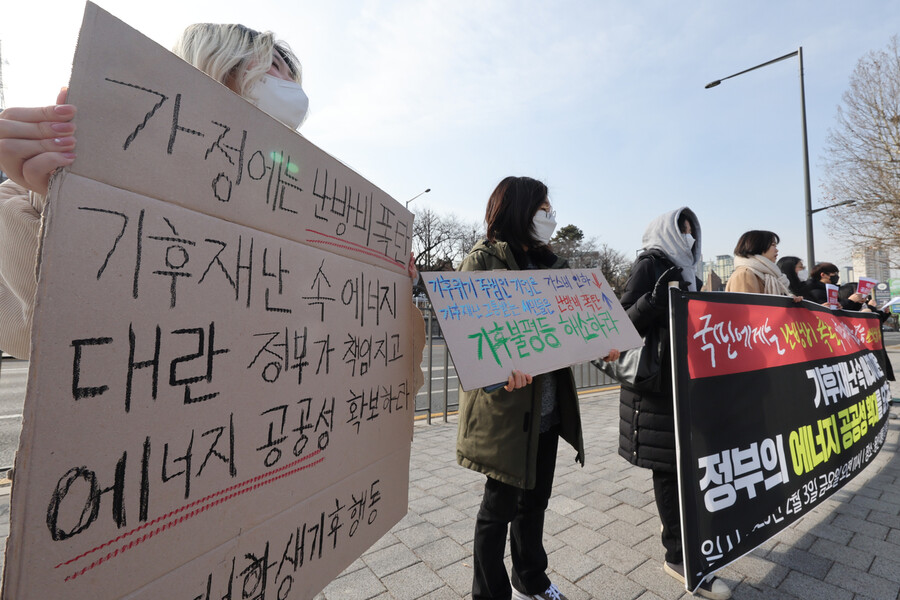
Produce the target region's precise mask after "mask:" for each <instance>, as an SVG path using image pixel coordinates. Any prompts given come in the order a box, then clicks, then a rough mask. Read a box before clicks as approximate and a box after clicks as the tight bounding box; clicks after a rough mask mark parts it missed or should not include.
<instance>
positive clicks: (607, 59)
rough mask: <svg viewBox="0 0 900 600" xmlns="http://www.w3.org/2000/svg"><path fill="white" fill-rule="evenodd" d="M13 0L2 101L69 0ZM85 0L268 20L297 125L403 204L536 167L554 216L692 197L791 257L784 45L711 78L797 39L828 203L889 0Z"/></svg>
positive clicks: (158, 24) (796, 221)
mask: <svg viewBox="0 0 900 600" xmlns="http://www.w3.org/2000/svg"><path fill="white" fill-rule="evenodd" d="M6 4H8V5H10V6H5V7H4V10H3V13H4V15H3V19H2V22H0V40H2V44H3V45H2V51H3V59H4V65H3V69H4V73H3V75H4V82H5V85H6V90H5V91H6V102H7V105H8V106H15V105H39V104H46V103H50V102H51V101H52V99H53V98H54V97H55V93H56V90H58V88H59V86H60V85H63V84H64V83H65V82H66V81H67V80H68V71H69V68H70V66H71V58H72V54H73V52H74V46H75V39H76V35H77V30H78V27H79V25H80V21H81V12H82V10H83V5H82V4H80V3H79V2H77V1H72V0H55V1H43V2H42V1H40V0H34V1H32V2H8V3H6ZM98 4H99V5H100V6H101V7H103V8H105V9H106V10H108V11H110V12H112V13H113V14H114V15H116V16H117V17H119V18H121V19H123V20H124V21H125V22H127V23H129V24H130V25H132V26H134V27H136V28H137V29H139V30H140V31H142V32H143V33H145V34H146V35H148V36H149V37H151V38H153V39H154V40H156V41H157V42H159V43H161V44H162V45H164V46H166V47H171V45H172V43H173V42H174V40H175V39H176V37H177V36H178V34H179V32H180V31H181V29H182V28H183V27H184V26H185V25H187V24H190V23H193V22H197V21H215V22H242V23H244V24H246V25H248V26H251V27H254V28H257V29H272V30H274V31H275V32H276V33H277V34H278V36H279V37H280V38H282V39H285V40H286V41H287V42H288V43H290V44H291V46H292V47H293V48H294V50H295V51H296V53H297V54H298V56H299V57H300V59H301V62H302V63H303V68H304V77H305V80H304V88H305V89H306V91H307V93H308V94H309V96H310V103H311V104H310V106H311V113H310V117H309V118H308V119H307V121H306V124H305V125H304V126H303V129H302V130H301V132H302V133H303V134H304V135H305V136H306V137H308V138H309V139H310V140H311V141H313V142H314V143H316V144H317V145H318V146H320V147H321V148H323V149H324V150H326V151H327V152H329V153H330V154H332V155H334V156H336V157H338V158H340V159H341V160H343V161H344V162H345V163H347V164H348V165H350V166H351V167H353V168H354V169H356V170H357V171H359V172H360V173H362V174H363V175H365V176H366V177H368V178H369V179H370V180H372V181H373V182H374V183H376V184H377V185H378V186H379V187H381V188H383V189H384V190H385V191H386V192H388V193H389V194H391V195H392V196H394V197H395V198H396V199H397V200H399V201H401V202H405V201H406V200H408V199H409V198H411V197H413V196H415V195H416V194H418V193H419V192H421V191H422V190H424V189H425V188H431V190H432V191H431V192H430V193H429V194H426V195H424V196H421V197H419V198H418V199H417V200H415V203H414V204H415V205H418V206H422V207H426V206H427V207H429V208H432V209H434V210H436V211H438V212H442V213H454V214H456V215H457V216H458V217H460V218H462V219H464V220H466V221H471V222H476V221H478V222H480V221H481V220H482V218H483V214H484V206H485V203H486V201H487V198H488V195H489V194H490V192H491V190H492V189H493V187H494V186H495V185H496V183H497V182H498V181H499V180H500V179H501V178H503V177H504V176H506V175H529V176H532V177H536V178H538V179H541V180H543V181H545V182H546V183H547V184H548V185H549V186H550V190H551V200H552V201H553V204H554V206H555V208H556V209H557V213H558V214H557V219H558V220H559V222H560V225H564V224H568V223H575V224H576V225H578V226H579V227H581V228H582V229H583V230H584V232H585V233H586V234H587V235H588V236H592V237H595V238H597V239H598V240H599V241H601V242H606V243H607V244H609V245H610V246H612V247H614V248H616V249H618V250H621V251H623V252H625V253H627V254H629V255H630V256H633V255H634V252H635V250H637V249H638V248H639V247H640V240H641V235H642V233H643V230H644V228H645V226H646V224H647V223H648V222H649V221H650V220H651V219H652V218H653V217H655V216H656V215H658V214H660V213H662V212H665V211H668V210H670V209H672V208H675V207H678V206H684V205H686V206H690V207H691V208H692V209H693V210H694V211H695V212H696V213H697V214H698V215H699V218H700V220H701V224H702V226H703V235H704V239H703V251H704V252H703V253H704V256H705V258H707V259H712V258H714V257H715V255H718V254H730V253H731V251H732V250H733V248H734V244H735V242H736V241H737V238H738V237H739V236H740V234H741V233H743V232H744V231H746V230H748V229H770V230H773V231H775V232H777V233H778V234H779V235H780V236H781V238H782V243H781V246H780V255H781V256H785V255H798V256H802V257H805V256H806V237H805V235H806V232H805V220H804V208H803V166H802V151H801V132H800V92H799V78H798V62H797V59H796V58H793V59H789V60H785V61H782V62H780V63H777V64H775V65H771V66H768V67H765V68H763V69H760V70H757V71H754V72H752V73H748V74H745V75H742V76H740V77H737V78H735V79H732V80H729V81H727V82H725V83H723V84H722V85H721V86H719V87H717V88H714V89H711V90H706V89H704V85H705V84H706V83H707V82H709V81H711V80H714V79H718V78H721V77H724V76H726V75H730V74H732V73H735V72H737V71H741V70H743V69H746V68H749V67H752V66H754V65H757V64H759V63H762V62H765V61H767V60H770V59H772V58H776V57H778V56H781V55H784V54H787V53H789V52H792V51H794V50H796V49H797V47H798V46H803V53H804V67H805V82H806V102H807V121H808V129H809V154H810V163H811V179H812V188H813V189H812V193H813V205H814V207H815V206H821V205H824V204H829V203H830V200H829V199H827V198H823V196H822V192H821V190H820V188H819V184H820V182H821V177H822V168H821V166H822V156H823V153H824V150H823V148H824V144H825V141H826V137H827V133H828V129H829V128H830V127H832V126H833V125H834V123H835V114H836V107H837V106H838V104H840V102H841V95H842V94H843V92H844V91H845V90H846V88H847V84H848V81H849V76H850V73H851V72H852V70H853V68H854V66H855V65H856V63H857V61H858V60H859V59H860V58H861V57H862V56H863V55H864V54H865V53H867V52H868V51H870V50H876V49H880V48H883V47H884V46H886V44H887V43H888V41H889V40H890V37H891V36H892V35H895V34H897V33H898V24H900V2H896V1H894V2H890V1H883V0H878V1H871V2H867V1H863V2H856V3H850V2H846V1H840V2H838V1H831V0H826V1H816V2H812V1H808V2H800V1H779V2H770V1H759V2H745V1H742V2H737V1H729V0H718V1H697V2H690V1H688V2H663V1H658V2H657V1H641V0H635V1H630V2H626V1H621V2H605V1H588V0H579V1H574V0H573V1H560V2H547V1H546V0H545V1H532V0H526V1H517V2H513V1H490V0H480V1H479V0H453V1H447V0H437V1H432V0H425V1H417V2H414V1H400V0H397V1H376V0H372V1H363V0H358V1H337V0H335V1H333V2H308V1H302V0H291V1H287V0H282V1H266V0H255V1H253V2H231V1H228V0H225V1H223V0H218V1H216V2H207V1H205V0H195V1H192V2H183V1H181V2H172V1H169V0H157V1H155V2H153V3H141V2H137V1H135V0H100V1H99V2H98ZM412 206H413V205H411V206H410V208H412ZM814 219H815V235H816V257H817V259H819V260H829V261H832V262H836V263H838V264H840V265H845V264H849V254H850V250H851V249H850V248H848V247H846V246H844V245H842V244H840V243H838V242H836V241H835V240H833V239H831V237H830V236H829V230H830V228H831V227H834V226H836V225H835V224H834V223H831V222H830V221H829V219H828V217H827V212H823V213H818V214H816V215H815V217H814ZM837 226H839V225H837Z"/></svg>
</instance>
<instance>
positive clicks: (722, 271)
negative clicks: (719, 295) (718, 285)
mask: <svg viewBox="0 0 900 600" xmlns="http://www.w3.org/2000/svg"><path fill="white" fill-rule="evenodd" d="M714 270H715V272H716V275H718V276H719V278H720V279H721V280H722V285H725V284H726V283H728V278H729V277H731V274H732V273H734V257H733V256H732V255H730V254H720V255H718V256H717V257H716V266H715V269H714Z"/></svg>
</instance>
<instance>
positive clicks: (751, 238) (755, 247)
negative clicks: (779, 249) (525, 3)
mask: <svg viewBox="0 0 900 600" xmlns="http://www.w3.org/2000/svg"><path fill="white" fill-rule="evenodd" d="M780 241H781V240H780V239H779V237H778V234H776V233H774V232H771V231H761V230H759V229H753V230H751V231H748V232H746V233H745V234H743V235H742V236H741V237H740V239H739V240H738V243H737V246H735V247H734V255H735V256H743V257H744V258H750V257H751V256H756V255H757V254H762V253H763V252H765V251H766V250H768V249H769V248H770V247H771V246H772V244H777V243H778V242H780Z"/></svg>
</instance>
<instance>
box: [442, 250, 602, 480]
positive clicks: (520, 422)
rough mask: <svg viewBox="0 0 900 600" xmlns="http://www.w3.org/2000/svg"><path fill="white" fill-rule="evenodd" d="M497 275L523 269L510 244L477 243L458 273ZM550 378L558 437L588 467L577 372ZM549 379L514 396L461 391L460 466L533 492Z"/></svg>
mask: <svg viewBox="0 0 900 600" xmlns="http://www.w3.org/2000/svg"><path fill="white" fill-rule="evenodd" d="M554 258H556V257H554ZM568 266H569V264H568V262H567V261H566V260H565V259H560V258H557V259H556V260H555V262H554V263H553V264H552V265H551V266H549V267H546V268H551V269H565V268H568ZM494 269H507V270H511V271H515V270H519V269H520V267H519V265H518V264H517V263H516V260H515V257H514V256H513V254H512V252H511V251H510V249H509V244H507V243H506V242H501V241H496V242H489V241H487V240H482V241H480V242H478V243H477V244H476V245H475V247H474V248H472V251H471V252H470V253H469V255H468V256H466V258H465V259H464V260H463V262H462V264H461V265H460V267H459V270H460V271H492V270H494ZM549 375H553V376H555V377H556V382H557V395H556V398H557V402H558V405H559V417H560V422H559V434H560V436H561V437H562V438H563V439H564V440H566V441H567V442H569V444H571V445H572V447H573V448H574V449H575V452H576V454H575V460H576V461H578V462H579V463H581V465H582V466H584V443H583V440H582V437H581V414H580V411H579V407H578V395H577V393H576V391H575V378H574V377H573V376H572V369H568V368H566V369H559V370H558V371H554V372H553V373H551V374H549ZM544 379H545V376H544V375H538V376H537V377H535V378H534V382H533V383H532V384H531V385H527V386H525V387H523V388H519V389H517V390H513V391H511V392H509V391H507V390H506V389H504V388H501V389H498V390H494V391H492V392H487V391H485V390H484V388H478V389H476V390H473V391H471V392H466V391H461V393H460V420H459V431H458V432H457V438H456V460H457V462H458V463H459V464H461V465H462V466H464V467H466V468H468V469H472V470H473V471H478V472H479V473H483V474H485V475H487V476H488V477H492V478H494V479H497V480H499V481H502V482H503V483H507V484H509V485H513V486H515V487H517V488H522V489H532V488H534V485H535V462H536V456H537V442H538V434H539V433H540V429H541V427H540V426H541V383H542V382H543V380H544Z"/></svg>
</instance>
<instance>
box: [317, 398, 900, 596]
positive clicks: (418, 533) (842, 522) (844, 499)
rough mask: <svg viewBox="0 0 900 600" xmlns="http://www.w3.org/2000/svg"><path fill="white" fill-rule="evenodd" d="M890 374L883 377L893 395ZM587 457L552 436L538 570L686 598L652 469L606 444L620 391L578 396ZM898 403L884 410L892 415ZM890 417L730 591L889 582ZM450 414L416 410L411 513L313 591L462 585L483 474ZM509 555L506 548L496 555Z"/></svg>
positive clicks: (614, 436) (730, 574)
mask: <svg viewBox="0 0 900 600" xmlns="http://www.w3.org/2000/svg"><path fill="white" fill-rule="evenodd" d="M897 389H898V388H897V384H896V383H895V384H894V390H895V395H896V391H897ZM582 411H583V421H584V438H585V446H586V448H585V450H586V456H587V462H586V465H585V467H584V468H583V469H582V468H580V467H578V466H577V465H576V464H575V463H574V452H573V451H570V450H571V449H570V448H569V446H568V445H566V444H560V452H559V460H558V462H557V467H556V469H557V470H556V480H555V486H554V490H553V497H552V499H551V500H550V509H549V512H548V514H547V520H546V525H545V539H546V548H547V551H548V553H549V555H550V569H551V571H552V572H551V573H550V577H551V579H552V580H553V581H554V582H555V583H556V584H557V585H558V586H559V588H560V589H561V590H562V591H563V593H565V594H566V595H567V596H568V597H569V598H571V599H572V600H586V599H589V598H597V599H614V600H619V599H640V600H656V599H668V598H690V597H691V596H690V595H688V594H687V593H685V592H684V588H683V587H682V586H681V585H680V584H679V583H677V582H676V581H675V580H674V579H672V578H671V577H669V576H668V575H666V574H664V573H663V571H662V568H661V567H662V565H661V562H660V560H661V558H662V544H661V543H660V541H659V518H658V517H657V515H656V505H655V503H654V500H653V484H652V481H651V479H650V471H649V470H647V469H641V468H638V467H634V466H631V465H630V464H629V463H628V462H626V461H625V460H624V459H622V458H621V457H619V455H618V453H617V447H618V446H617V444H618V391H617V390H612V391H604V392H600V393H594V394H590V395H588V396H584V397H582ZM897 411H898V408H897V407H895V408H894V409H893V412H894V413H895V414H896V413H897ZM898 442H900V420H898V419H893V418H892V419H890V420H889V424H888V435H887V440H886V442H885V445H884V447H883V448H882V450H881V452H880V453H879V455H878V457H877V458H876V459H875V460H874V461H873V463H872V464H871V465H870V466H869V467H868V468H867V469H866V470H865V471H863V472H862V473H861V474H859V475H857V476H856V478H854V479H853V480H852V481H851V482H850V483H849V484H847V485H846V486H845V487H844V488H842V489H841V490H840V491H838V492H837V493H836V494H834V495H833V496H832V497H831V498H830V499H829V500H827V501H826V502H824V503H823V504H822V505H820V506H819V507H817V508H816V509H815V510H814V511H812V512H811V513H810V514H808V515H807V516H806V517H804V518H803V519H801V520H800V521H799V522H797V523H794V524H793V525H792V526H791V527H789V528H788V529H786V530H784V531H782V532H781V533H779V534H778V535H777V536H775V537H774V538H773V539H771V540H769V541H768V542H767V543H766V544H764V545H763V546H762V547H760V548H758V549H756V550H755V551H754V552H752V553H751V554H749V555H747V556H745V557H743V558H741V559H739V560H738V561H736V562H735V563H733V564H732V565H730V566H729V567H726V568H725V569H723V570H722V571H720V572H719V575H720V576H721V577H722V578H723V579H724V580H725V581H726V582H727V583H728V584H729V585H730V586H731V587H732V589H733V590H734V595H733V597H734V598H735V599H767V600H768V599H773V598H775V599H777V598H809V599H811V600H831V599H847V600H851V599H853V600H863V599H870V598H871V599H881V598H884V599H888V598H889V599H891V600H895V599H896V598H898V594H900V458H898V457H897V449H898ZM455 444H456V418H455V417H451V419H450V422H449V423H446V424H445V423H443V422H442V421H435V422H434V423H433V424H432V425H430V426H429V425H426V424H424V423H417V424H416V427H415V437H414V439H413V446H412V460H411V464H410V499H409V514H407V516H406V517H405V518H404V519H403V520H402V521H401V522H400V523H398V524H397V525H396V526H395V527H394V528H393V529H392V530H391V531H390V532H389V533H388V534H387V535H385V536H384V537H383V538H382V539H381V540H380V541H378V542H377V543H376V544H375V545H374V546H373V547H372V548H371V549H369V551H368V552H366V553H365V554H364V555H363V556H362V557H361V558H360V559H359V560H357V561H356V562H354V563H353V564H352V565H350V567H348V568H347V570H346V571H344V572H343V573H342V574H341V575H340V577H338V578H337V579H336V580H335V581H333V582H332V583H331V584H330V585H329V586H328V587H327V588H325V590H324V592H323V593H322V594H320V595H319V596H318V600H366V599H369V598H377V599H379V600H388V599H401V600H413V599H425V598H427V599H434V600H438V599H441V600H442V599H448V600H449V599H457V598H467V597H470V588H471V585H472V537H473V533H474V523H475V513H476V512H477V510H478V505H479V503H480V501H481V493H482V490H483V485H484V477H483V476H482V475H479V474H477V473H475V472H473V471H469V470H468V469H464V468H462V467H459V466H457V465H456V458H455V456H456V455H455ZM508 564H509V559H508V557H507V565H508Z"/></svg>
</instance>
